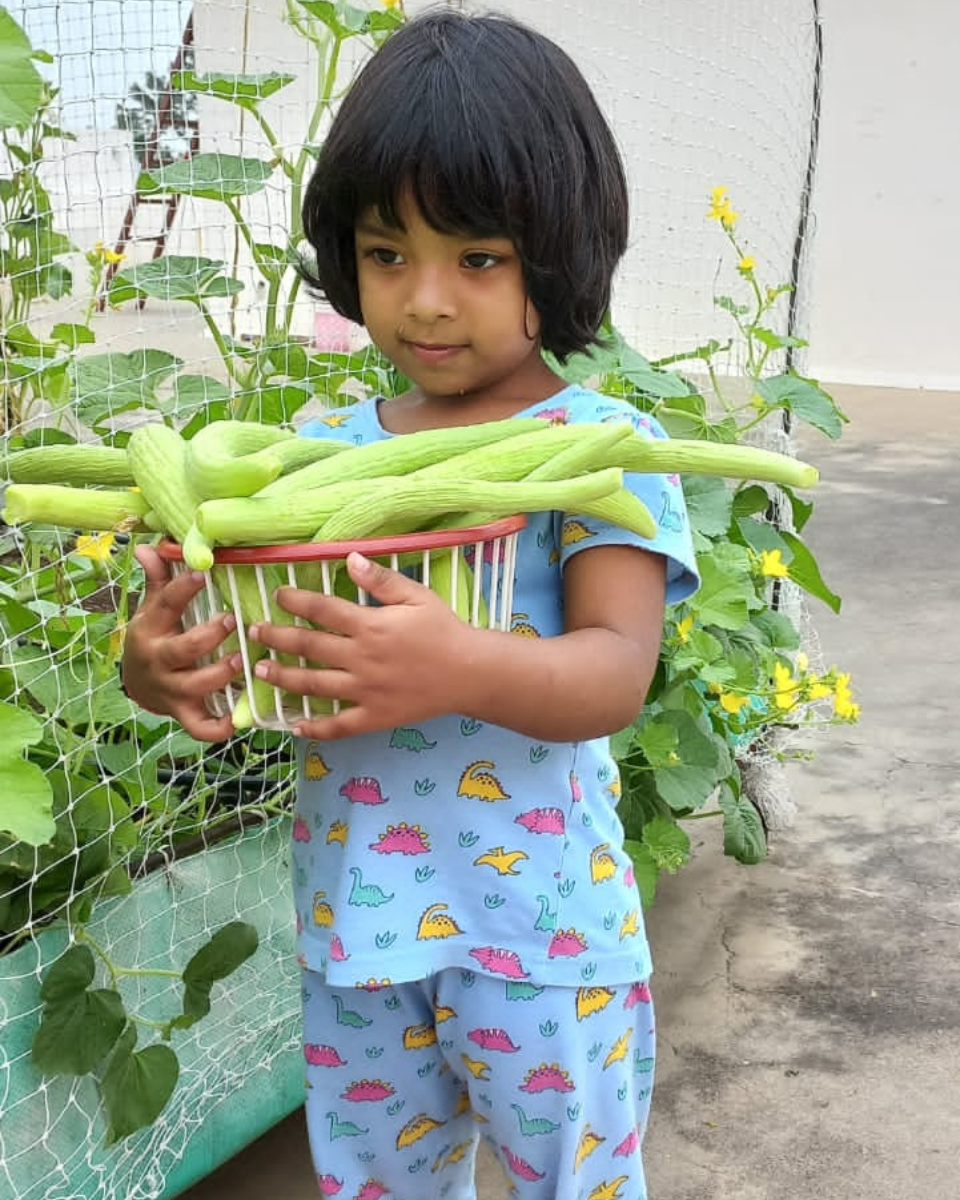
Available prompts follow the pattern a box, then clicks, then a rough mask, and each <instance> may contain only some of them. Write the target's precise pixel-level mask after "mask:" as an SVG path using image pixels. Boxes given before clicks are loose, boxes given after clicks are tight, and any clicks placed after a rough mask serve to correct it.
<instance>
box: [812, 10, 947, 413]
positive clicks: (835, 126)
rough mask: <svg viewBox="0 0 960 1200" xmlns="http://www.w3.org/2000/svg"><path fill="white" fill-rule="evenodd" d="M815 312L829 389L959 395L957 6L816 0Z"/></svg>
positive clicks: (820, 365)
mask: <svg viewBox="0 0 960 1200" xmlns="http://www.w3.org/2000/svg"><path fill="white" fill-rule="evenodd" d="M823 23H824V34H825V46H826V56H825V57H826V70H825V79H826V87H825V90H824V101H823V122H822V140H821V153H820V168H819V176H818V180H817V187H816V195H815V213H816V220H817V231H816V239H815V255H814V269H813V278H812V301H811V318H812V321H811V340H812V356H811V365H812V367H813V369H814V370H815V371H816V372H817V373H818V374H819V375H820V376H821V377H822V378H824V379H829V380H832V381H835V382H844V383H870V384H878V385H881V386H882V385H888V386H894V387H927V388H943V389H958V388H960V91H958V87H957V63H958V59H960V4H957V3H956V2H955V0H913V2H912V3H910V4H903V3H900V2H899V0H825V3H824V18H823Z"/></svg>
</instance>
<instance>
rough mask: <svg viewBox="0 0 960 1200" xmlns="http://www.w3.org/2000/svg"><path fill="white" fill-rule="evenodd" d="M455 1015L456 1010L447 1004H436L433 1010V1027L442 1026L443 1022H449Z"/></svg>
mask: <svg viewBox="0 0 960 1200" xmlns="http://www.w3.org/2000/svg"><path fill="white" fill-rule="evenodd" d="M456 1015H457V1010H456V1009H455V1008H451V1007H450V1005H449V1004H438V1005H437V1007H436V1008H435V1009H434V1010H433V1023H434V1025H442V1024H443V1022H444V1021H449V1020H450V1019H451V1017H455V1016H456Z"/></svg>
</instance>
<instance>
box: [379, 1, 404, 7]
mask: <svg viewBox="0 0 960 1200" xmlns="http://www.w3.org/2000/svg"><path fill="white" fill-rule="evenodd" d="M402 3H403V0H383V7H384V8H399V7H400V5H401V4H402Z"/></svg>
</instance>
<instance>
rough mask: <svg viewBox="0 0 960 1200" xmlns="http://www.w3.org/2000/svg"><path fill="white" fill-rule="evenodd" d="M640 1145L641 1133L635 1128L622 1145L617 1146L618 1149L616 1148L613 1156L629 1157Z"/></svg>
mask: <svg viewBox="0 0 960 1200" xmlns="http://www.w3.org/2000/svg"><path fill="white" fill-rule="evenodd" d="M639 1146H640V1134H639V1133H637V1131H636V1130H635V1129H631V1130H630V1132H629V1133H628V1134H627V1136H626V1137H625V1138H624V1139H623V1141H622V1142H621V1143H620V1145H619V1146H617V1148H616V1150H614V1152H613V1157H614V1158H616V1157H617V1156H618V1155H619V1156H620V1157H621V1158H629V1157H630V1155H631V1154H633V1153H635V1152H636V1151H637V1150H638V1149H639Z"/></svg>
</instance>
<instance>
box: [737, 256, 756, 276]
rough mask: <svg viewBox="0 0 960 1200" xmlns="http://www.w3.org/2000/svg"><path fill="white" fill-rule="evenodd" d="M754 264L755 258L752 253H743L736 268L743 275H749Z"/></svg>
mask: <svg viewBox="0 0 960 1200" xmlns="http://www.w3.org/2000/svg"><path fill="white" fill-rule="evenodd" d="M756 265H757V260H756V259H755V258H754V257H753V255H752V254H745V255H744V256H743V258H741V259H740V262H739V263H738V264H737V269H738V270H740V271H742V272H743V274H744V275H749V274H750V272H751V271H752V270H753V269H754V267H755V266H756Z"/></svg>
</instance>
